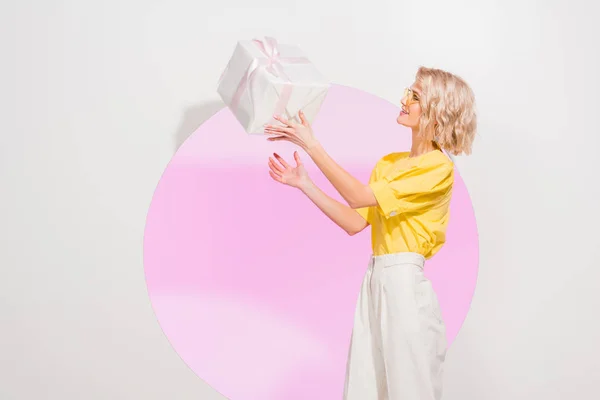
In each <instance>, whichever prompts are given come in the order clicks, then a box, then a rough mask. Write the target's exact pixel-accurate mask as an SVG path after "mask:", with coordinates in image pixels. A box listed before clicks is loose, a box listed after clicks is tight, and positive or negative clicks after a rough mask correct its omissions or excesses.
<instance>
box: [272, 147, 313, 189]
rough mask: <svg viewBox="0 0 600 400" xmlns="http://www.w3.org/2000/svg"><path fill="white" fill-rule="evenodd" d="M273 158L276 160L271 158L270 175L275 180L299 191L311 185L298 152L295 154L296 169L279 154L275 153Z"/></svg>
mask: <svg viewBox="0 0 600 400" xmlns="http://www.w3.org/2000/svg"><path fill="white" fill-rule="evenodd" d="M273 156H274V157H275V159H273V158H272V157H269V168H270V171H269V175H271V178H273V180H275V181H277V182H279V183H283V184H284V185H288V186H291V187H295V188H298V189H302V188H304V187H305V186H306V185H309V184H310V183H311V180H310V178H309V176H308V173H307V172H306V169H304V165H303V164H302V161H301V160H300V156H299V155H298V152H297V151H295V152H294V160H296V166H295V167H293V166H291V165H289V164H288V163H287V162H286V161H285V160H284V159H283V158H282V157H281V156H280V155H279V154H277V153H273Z"/></svg>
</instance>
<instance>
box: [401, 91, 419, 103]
mask: <svg viewBox="0 0 600 400" xmlns="http://www.w3.org/2000/svg"><path fill="white" fill-rule="evenodd" d="M404 97H406V106H407V107H408V106H410V105H411V104H413V103H418V102H419V95H418V94H417V93H415V92H414V91H413V90H412V89H411V88H406V89H404Z"/></svg>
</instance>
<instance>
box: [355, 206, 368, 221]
mask: <svg viewBox="0 0 600 400" xmlns="http://www.w3.org/2000/svg"><path fill="white" fill-rule="evenodd" d="M370 208H371V207H361V208H355V211H356V212H357V213H359V214H360V216H361V217H363V218H364V220H365V221H367V222H368V223H369V224H370V223H371V219H370V217H369V212H370Z"/></svg>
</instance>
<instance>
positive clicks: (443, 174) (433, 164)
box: [369, 156, 454, 218]
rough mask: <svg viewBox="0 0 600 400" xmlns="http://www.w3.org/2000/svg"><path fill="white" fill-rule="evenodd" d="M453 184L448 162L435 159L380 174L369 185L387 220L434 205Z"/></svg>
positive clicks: (448, 191) (450, 163) (452, 174)
mask: <svg viewBox="0 0 600 400" xmlns="http://www.w3.org/2000/svg"><path fill="white" fill-rule="evenodd" d="M443 157H445V156H443ZM453 182H454V166H453V164H452V162H450V161H449V160H440V159H435V160H434V161H431V160H429V161H426V162H420V163H418V164H417V165H414V166H410V167H407V168H406V169H402V170H398V171H395V172H392V173H390V174H387V175H384V176H382V177H381V178H380V179H377V180H375V181H373V182H370V183H369V186H370V187H371V190H372V191H373V194H374V195H375V198H376V199H377V203H378V206H377V208H378V209H379V211H380V212H381V213H382V214H383V216H384V217H385V218H389V217H393V216H395V215H398V214H400V213H409V212H417V211H422V210H424V209H427V208H429V207H432V206H435V205H436V204H438V203H439V202H440V201H442V200H443V199H444V198H445V196H446V195H449V194H450V190H451V188H452V184H453Z"/></svg>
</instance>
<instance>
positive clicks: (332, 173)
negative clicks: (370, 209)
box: [306, 144, 366, 208]
mask: <svg viewBox="0 0 600 400" xmlns="http://www.w3.org/2000/svg"><path fill="white" fill-rule="evenodd" d="M306 151H307V154H308V155H309V156H310V158H312V160H313V161H314V163H315V164H316V165H317V167H318V168H319V169H320V170H321V172H323V175H325V177H326V178H327V179H328V180H329V182H331V184H332V185H333V187H334V188H335V189H336V190H337V191H338V192H339V194H340V195H341V196H342V197H343V198H344V200H346V202H348V204H349V205H350V207H351V208H359V207H361V206H362V205H361V203H364V197H365V193H364V192H365V191H366V189H365V185H364V184H363V183H362V182H361V181H359V180H358V179H356V178H355V177H353V176H352V175H350V173H349V172H347V171H346V170H344V169H343V168H342V167H341V166H340V165H339V164H337V163H336V162H335V160H333V159H332V158H331V157H330V156H329V154H327V152H325V149H323V147H322V146H321V145H320V144H315V145H313V146H312V147H310V148H308V149H307V150H306Z"/></svg>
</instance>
